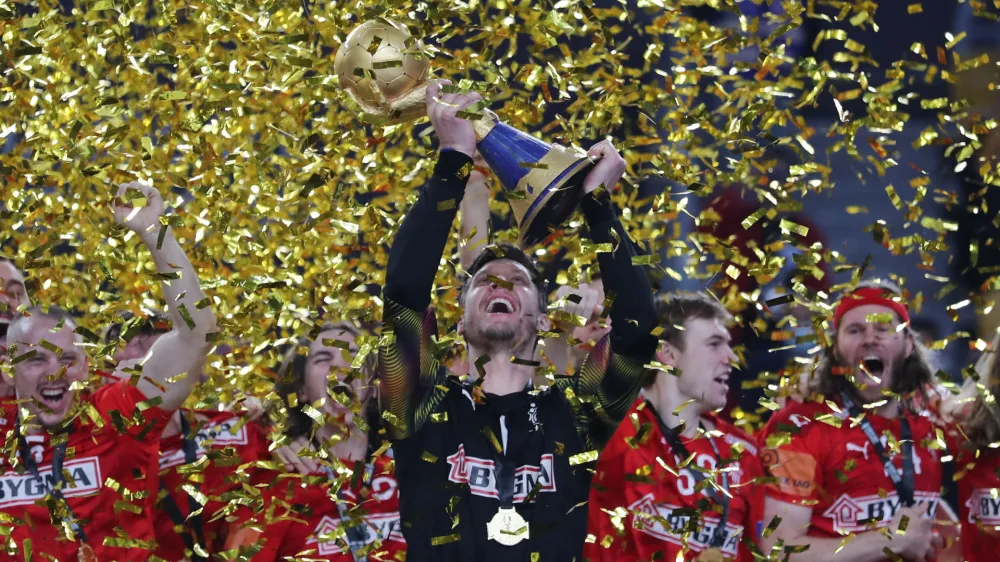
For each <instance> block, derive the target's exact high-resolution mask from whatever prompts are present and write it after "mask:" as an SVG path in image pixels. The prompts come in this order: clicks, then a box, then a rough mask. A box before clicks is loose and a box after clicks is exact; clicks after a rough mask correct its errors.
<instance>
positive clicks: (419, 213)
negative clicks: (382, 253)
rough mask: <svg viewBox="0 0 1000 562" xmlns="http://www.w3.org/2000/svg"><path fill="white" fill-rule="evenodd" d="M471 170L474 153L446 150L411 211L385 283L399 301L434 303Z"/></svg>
mask: <svg viewBox="0 0 1000 562" xmlns="http://www.w3.org/2000/svg"><path fill="white" fill-rule="evenodd" d="M471 170H472V158H470V157H468V156H467V155H465V154H463V153H461V152H458V151H455V150H445V151H443V152H441V156H440V157H439V158H438V161H437V165H436V166H435V167H434V174H433V175H432V176H431V179H430V180H429V181H428V182H427V184H426V185H425V186H424V188H423V192H422V193H421V194H420V198H419V199H417V203H416V204H415V205H414V206H413V208H412V209H410V211H409V212H408V213H406V217H405V218H404V219H403V224H401V225H400V227H399V232H397V233H396V238H395V240H394V241H393V243H392V249H391V250H390V252H389V265H388V267H387V269H386V274H385V288H384V289H383V295H384V296H385V297H387V298H389V299H391V300H392V301H393V302H395V303H396V304H399V305H402V306H404V307H406V308H409V309H411V310H418V311H422V310H424V309H426V308H427V307H428V306H430V303H431V288H432V287H433V286H434V277H435V276H436V275H437V270H438V264H439V263H440V262H441V255H442V254H443V253H444V248H445V245H446V244H447V243H448V234H449V233H450V232H451V225H452V223H454V222H455V215H456V214H458V205H459V203H461V202H462V196H463V195H464V194H465V183H466V181H467V180H468V178H469V172H470V171H471Z"/></svg>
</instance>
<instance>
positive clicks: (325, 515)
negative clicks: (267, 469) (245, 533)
mask: <svg viewBox="0 0 1000 562" xmlns="http://www.w3.org/2000/svg"><path fill="white" fill-rule="evenodd" d="M341 463H342V464H343V466H345V467H353V466H354V463H353V462H351V461H341ZM393 465H394V462H393V460H392V459H391V458H389V457H386V456H383V457H379V458H378V459H376V461H375V463H374V465H373V466H372V467H371V470H370V471H368V470H366V471H365V472H366V474H365V475H364V476H363V477H355V476H354V475H352V476H350V478H349V479H348V480H347V481H346V482H345V483H344V487H345V489H343V490H341V492H340V493H338V491H337V490H334V489H331V488H332V487H331V482H330V478H329V477H328V476H327V474H326V473H321V474H315V475H311V476H306V477H304V478H300V477H291V478H285V479H282V480H279V481H278V482H277V483H276V484H275V485H274V486H273V488H272V489H271V490H269V491H268V492H269V493H268V503H269V504H270V506H269V507H268V511H269V512H271V513H273V516H271V517H270V518H269V521H268V522H267V524H266V526H265V529H264V534H263V535H262V536H261V541H260V542H261V543H263V544H262V546H263V549H262V550H261V551H260V552H259V553H258V554H257V555H256V556H254V557H253V560H254V562H259V561H264V562H271V561H275V560H285V559H286V558H285V557H289V559H291V558H292V557H295V558H296V559H298V558H300V557H305V558H308V559H309V560H328V561H329V562H354V556H353V555H352V554H351V550H350V547H349V546H348V544H347V542H346V540H345V539H346V537H345V536H344V533H343V531H344V530H345V527H354V528H357V529H360V533H359V534H361V535H362V537H363V538H362V539H361V540H360V541H358V542H357V543H356V546H355V548H359V551H360V552H363V553H366V554H367V556H368V560H370V561H371V562H376V561H399V562H402V561H404V560H405V559H406V543H405V541H404V540H403V529H402V527H401V525H400V521H399V492H398V491H397V486H396V477H395V475H394V474H393ZM338 495H339V496H343V497H342V499H338ZM338 504H339V505H338ZM306 508H308V509H306ZM272 510H273V511H272ZM342 512H343V513H342ZM342 517H346V519H347V521H348V522H349V523H348V524H347V525H343V524H341V518H342ZM359 521H360V523H359Z"/></svg>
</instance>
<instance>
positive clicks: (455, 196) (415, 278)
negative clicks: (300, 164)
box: [379, 84, 481, 441]
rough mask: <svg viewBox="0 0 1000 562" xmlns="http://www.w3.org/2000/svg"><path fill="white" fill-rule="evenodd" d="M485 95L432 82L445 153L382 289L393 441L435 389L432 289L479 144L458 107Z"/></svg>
mask: <svg viewBox="0 0 1000 562" xmlns="http://www.w3.org/2000/svg"><path fill="white" fill-rule="evenodd" d="M479 99H481V98H480V96H479V95H478V94H442V93H441V86H440V84H432V85H431V86H430V87H429V88H428V89H427V113H428V115H429V116H430V119H431V124H432V125H433V126H434V130H435V131H436V132H437V135H438V140H439V143H440V147H441V155H440V156H439V157H438V162H437V165H436V166H435V167H434V174H433V175H432V176H431V179H430V180H429V181H428V182H427V185H425V186H424V188H423V191H422V192H421V193H420V197H419V198H418V199H417V202H416V204H414V206H413V208H412V209H410V211H409V212H408V213H407V215H406V218H404V219H403V222H402V224H401V225H400V227H399V232H397V233H396V238H395V240H393V244H392V249H391V251H390V252H389V265H388V267H387V270H386V276H385V287H384V289H383V296H384V303H385V304H384V309H383V316H382V318H383V324H384V327H383V330H382V337H381V340H380V343H379V384H380V387H381V392H380V393H379V398H380V406H381V408H382V413H383V418H384V419H385V421H386V422H387V423H386V431H387V432H388V436H389V438H390V439H392V440H397V441H398V440H401V439H405V438H406V437H409V436H410V435H412V434H413V433H414V432H415V431H416V430H417V429H419V428H420V427H421V426H422V425H423V423H424V422H425V421H426V418H427V415H428V414H429V411H428V408H427V407H426V406H427V405H428V403H429V399H430V397H431V396H432V394H433V393H434V391H435V388H436V387H435V385H434V381H435V379H436V375H437V373H438V371H439V370H440V366H439V365H438V363H437V361H436V360H435V359H434V358H433V357H432V355H431V353H430V347H429V346H428V345H427V344H428V343H429V338H430V335H431V334H432V333H433V331H434V327H435V326H434V317H433V315H432V314H431V313H430V311H429V310H428V307H429V306H430V304H431V288H432V287H433V285H434V276H435V275H436V274H437V269H438V264H439V263H440V262H441V255H442V254H443V253H444V248H445V245H446V244H447V243H448V234H449V232H451V225H452V223H453V222H454V220H455V214H456V213H457V212H458V207H459V205H460V204H461V202H462V195H463V193H464V189H465V184H466V181H467V180H468V177H469V172H470V170H471V169H472V155H473V154H474V153H475V151H476V136H475V132H474V131H473V129H472V125H471V123H469V122H468V121H466V120H464V119H462V118H460V117H457V116H456V115H455V114H456V113H457V112H458V111H460V110H462V109H465V108H466V107H468V106H470V105H472V104H473V103H476V102H477V101H479Z"/></svg>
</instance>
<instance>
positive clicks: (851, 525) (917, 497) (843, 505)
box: [823, 491, 941, 533]
mask: <svg viewBox="0 0 1000 562" xmlns="http://www.w3.org/2000/svg"><path fill="white" fill-rule="evenodd" d="M913 499H914V501H915V502H916V504H917V505H919V506H924V507H925V508H926V512H925V513H924V515H923V516H924V517H926V518H933V517H934V515H935V514H936V513H937V506H938V503H940V502H941V496H940V495H938V494H935V493H933V492H919V491H918V492H916V493H914V495H913ZM901 507H902V504H901V502H900V500H899V496H898V495H897V494H896V492H895V491H892V492H889V493H888V494H886V495H885V497H882V496H880V495H878V494H874V495H870V496H858V497H851V496H849V495H847V494H842V495H841V496H840V497H839V498H837V500H836V501H834V502H833V503H832V504H830V507H829V508H827V510H826V511H824V512H823V517H827V518H830V519H832V520H833V529H834V531H837V532H846V533H856V532H860V531H866V530H868V529H869V528H871V526H872V525H875V526H876V527H884V526H886V525H888V524H889V522H890V521H892V518H893V517H895V516H896V513H897V512H899V510H900V508H901Z"/></svg>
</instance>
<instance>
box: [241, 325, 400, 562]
mask: <svg viewBox="0 0 1000 562" xmlns="http://www.w3.org/2000/svg"><path fill="white" fill-rule="evenodd" d="M359 335H361V332H360V330H359V329H358V327H357V326H355V325H354V324H353V323H350V322H339V323H337V324H334V325H328V326H325V327H324V328H323V331H322V332H320V333H319V334H318V335H317V336H316V337H315V339H314V340H312V341H310V340H309V339H302V340H301V341H299V342H298V343H297V345H295V346H294V347H293V348H292V349H291V350H289V352H288V354H287V355H286V356H285V359H284V361H283V362H282V365H281V368H280V370H279V375H280V376H281V380H280V383H279V384H278V388H277V393H278V394H279V395H280V396H281V397H283V398H285V399H286V400H287V398H288V397H289V396H294V397H295V403H287V402H286V407H287V415H288V419H287V422H286V424H287V425H286V427H285V434H286V436H288V437H289V438H297V437H303V436H304V437H306V438H307V439H309V441H310V442H311V443H312V444H313V445H314V447H315V448H316V449H318V450H323V451H326V452H328V453H329V455H330V461H329V463H324V464H320V465H319V466H315V465H314V467H315V468H313V469H312V472H311V474H307V475H306V476H305V477H304V478H299V477H289V478H284V479H279V480H278V481H277V482H275V483H274V484H273V485H272V486H270V488H269V489H268V490H267V492H266V495H267V501H268V503H269V507H268V508H267V511H268V514H267V517H268V518H269V520H268V521H266V522H264V532H263V540H262V541H258V540H256V539H255V537H254V536H253V534H252V533H249V534H248V533H246V532H244V533H243V538H242V539H241V541H240V542H241V543H242V544H243V545H247V544H254V543H257V544H261V546H262V550H261V551H260V552H259V553H258V554H256V555H255V556H254V558H253V559H254V560H285V559H290V558H292V557H299V556H306V557H307V558H309V559H310V560H329V561H331V562H354V561H356V560H399V559H401V557H403V556H405V554H403V553H405V551H406V543H405V542H404V541H403V532H402V528H401V527H400V522H399V496H398V493H397V491H396V489H397V486H396V479H395V477H394V475H393V470H392V467H393V463H392V457H391V454H387V453H386V452H385V450H384V449H383V448H382V447H381V444H382V438H381V437H380V436H379V429H380V428H381V426H382V424H381V421H380V416H379V412H378V406H377V400H376V398H375V394H376V388H375V365H374V362H375V356H374V355H369V356H368V360H367V361H365V363H364V364H363V367H362V368H361V370H360V373H358V372H357V371H355V370H352V369H351V363H352V362H353V360H354V357H355V356H356V355H357V353H358V345H357V343H356V339H357V337H358V336H359ZM307 406H311V407H313V408H316V410H317V411H319V412H321V413H322V414H324V416H325V419H326V423H325V424H323V425H318V424H316V423H315V422H314V420H313V418H312V417H310V415H309V414H308V413H307ZM356 416H357V418H356ZM355 419H359V420H363V421H362V422H360V423H358V422H356V421H355ZM303 460H305V459H303ZM231 546H234V545H232V544H231ZM306 553H308V554H306Z"/></svg>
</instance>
